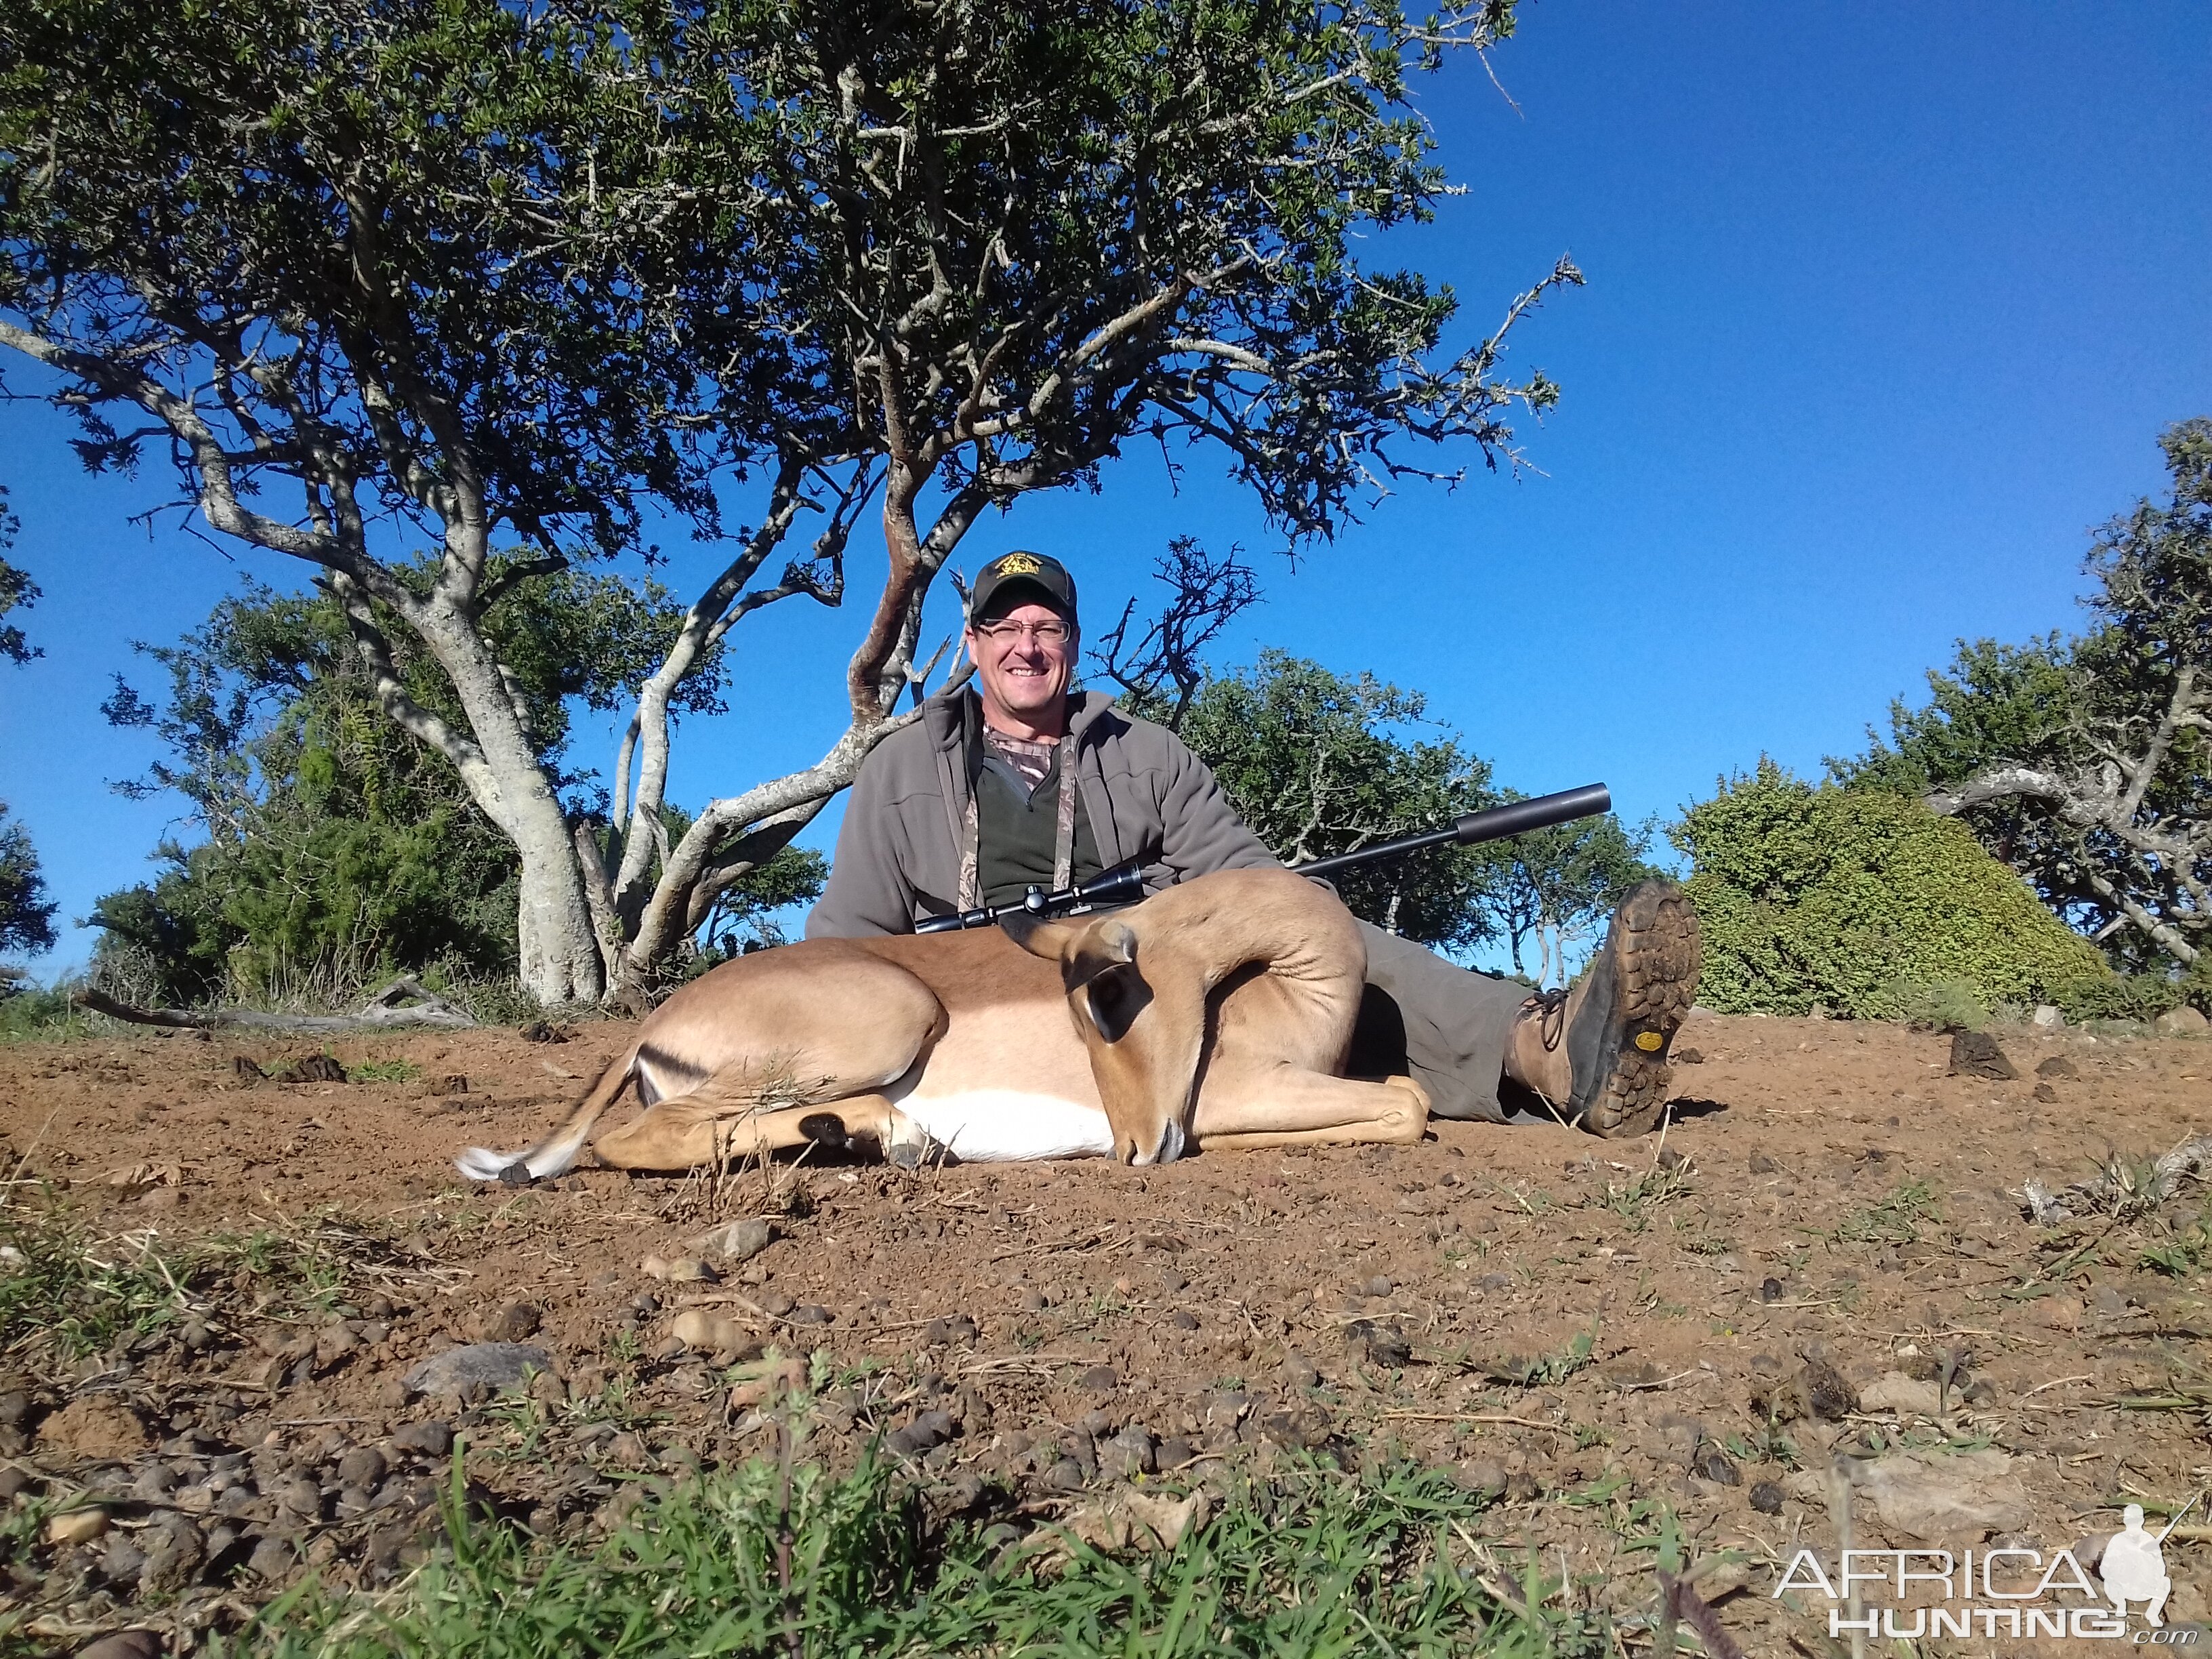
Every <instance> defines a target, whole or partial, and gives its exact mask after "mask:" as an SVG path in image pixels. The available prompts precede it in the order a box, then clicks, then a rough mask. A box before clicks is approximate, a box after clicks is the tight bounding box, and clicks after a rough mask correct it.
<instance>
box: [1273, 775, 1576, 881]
mask: <svg viewBox="0 0 2212 1659" xmlns="http://www.w3.org/2000/svg"><path fill="white" fill-rule="evenodd" d="M1612 810H1613V792H1612V791H1611V790H1609V789H1607V787H1605V786H1604V785H1603V784H1601V783H1586V784H1584V785H1583V787H1581V788H1579V789H1562V790H1560V791H1559V793H1557V794H1553V795H1538V796H1535V797H1534V799H1529V800H1515V801H1508V802H1506V803H1505V805H1503V806H1492V807H1489V808H1487V809H1486V810H1485V811H1480V812H1469V813H1468V814H1467V815H1466V816H1465V817H1462V818H1460V819H1458V820H1457V821H1455V823H1453V824H1452V826H1451V827H1450V828H1449V829H1425V830H1423V831H1422V832H1421V833H1420V834H1419V835H1416V836H1400V837H1399V838H1398V839H1397V840H1396V841H1381V842H1376V843H1375V844H1374V845H1373V846H1372V847H1362V848H1359V849H1358V851H1356V852H1351V853H1338V854H1334V856H1333V857H1329V858H1325V859H1309V860H1306V862H1304V864H1293V865H1291V866H1290V867H1291V869H1292V870H1294V871H1296V872H1297V873H1298V874H1299V875H1302V876H1332V875H1334V874H1335V873H1336V872H1338V871H1340V870H1353V869H1357V868H1358V866H1361V865H1363V864H1374V863H1376V862H1378V861H1380V860H1383V859H1389V858H1395V857H1397V856H1398V855H1399V854H1401V853H1417V852H1419V851H1420V850H1421V849H1422V848H1425V847H1446V846H1452V845H1457V846H1461V847H1472V846H1474V845H1475V844H1476V843H1477V842H1486V841H1504V840H1505V839H1506V838H1507V837H1508V836H1525V835H1527V834H1528V832H1529V831H1530V830H1531V829H1550V828H1551V827H1552V826H1553V824H1555V823H1572V822H1573V821H1574V820H1575V819H1577V818H1588V817H1596V816H1597V815H1598V814H1599V813H1601V812H1610V811H1612Z"/></svg>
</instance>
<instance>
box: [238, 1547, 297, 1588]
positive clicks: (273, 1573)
mask: <svg viewBox="0 0 2212 1659" xmlns="http://www.w3.org/2000/svg"><path fill="white" fill-rule="evenodd" d="M293 1559H294V1558H293V1554H292V1547H291V1545H289V1543H287V1542H285V1541H284V1540H283V1539H282V1538H264V1539H263V1540H262V1541H260V1542H259V1543H258V1544H256V1545H255V1546H254V1547H253V1553H252V1554H251V1555H248V1556H247V1557H246V1571H249V1572H251V1573H252V1574H253V1575H254V1576H255V1577H259V1578H266V1579H270V1580H274V1579H278V1578H282V1577H283V1576H284V1575H285V1574H286V1573H288V1572H289V1571H292V1562H293Z"/></svg>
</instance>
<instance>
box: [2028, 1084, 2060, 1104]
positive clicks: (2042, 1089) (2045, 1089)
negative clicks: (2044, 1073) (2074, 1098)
mask: <svg viewBox="0 0 2212 1659" xmlns="http://www.w3.org/2000/svg"><path fill="white" fill-rule="evenodd" d="M2033 1093H2034V1096H2035V1098H2036V1099H2038V1100H2039V1101H2041V1102H2042V1103H2044V1104H2045V1105H2046V1106H2050V1105H2054V1104H2056V1103H2057V1099H2058V1091H2057V1090H2056V1089H2054V1088H2052V1087H2051V1085H2049V1084H2048V1083H2039V1084H2037V1085H2035V1088H2034V1091H2033Z"/></svg>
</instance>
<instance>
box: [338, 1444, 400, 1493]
mask: <svg viewBox="0 0 2212 1659" xmlns="http://www.w3.org/2000/svg"><path fill="white" fill-rule="evenodd" d="M387 1473H389V1469H388V1467H387V1466H386V1463H385V1461H384V1454H383V1453H382V1452H380V1451H379V1450H377V1449H376V1448H375V1447H374V1446H356V1447H355V1448H354V1449H352V1450H351V1451H349V1452H348V1453H346V1454H345V1455H344V1456H343V1457H341V1458H339V1459H338V1467H337V1477H338V1480H339V1481H340V1483H341V1484H343V1485H344V1486H366V1487H370V1488H374V1487H376V1486H380V1485H381V1484H382V1483H383V1480H384V1477H385V1475H386V1474H387Z"/></svg>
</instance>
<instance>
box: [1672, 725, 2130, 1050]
mask: <svg viewBox="0 0 2212 1659" xmlns="http://www.w3.org/2000/svg"><path fill="white" fill-rule="evenodd" d="M1668 833H1669V835H1670V836H1672V838H1673V840H1674V844H1675V845H1676V846H1677V847H1679V848H1681V849H1682V851H1683V852H1684V853H1686V854H1688V855H1689V856H1690V858H1691V860H1692V862H1693V865H1694V868H1693V870H1692V873H1691V876H1690V879H1689V881H1688V883H1687V884H1686V891H1687V892H1688V894H1689V896H1690V900H1691V902H1692V903H1693V904H1694V905H1696V907H1697V911H1698V925H1699V930H1700V932H1701V933H1702V934H1703V936H1704V942H1705V969H1704V974H1703V977H1702V978H1701V979H1700V981H1699V989H1698V995H1699V1000H1700V1001H1702V1002H1705V1004H1707V1005H1708V1006H1711V1007H1713V1008H1716V1009H1717V1010H1719V1011H1720V1012H1723V1013H1776V1014H1802V1013H1804V1012H1808V1010H1809V1009H1810V1008H1811V1007H1812V1006H1813V1005H1814V1003H1820V1004H1822V1005H1824V1006H1826V1007H1827V1008H1828V1009H1830V1010H1831V1011H1832V1012H1837V1013H1840V1014H1845V1015H1849V1016H1851V1017H1854V1018H1871V1019H1893V1018H1898V1017H1899V1016H1900V1015H1902V1014H1904V1013H1906V1012H1910V1010H1911V1005H1912V1003H1913V1001H1914V1000H1915V999H1916V998H1917V997H1919V996H1922V995H1923V994H1926V993H1927V992H1929V991H1930V990H1932V989H1934V988H1936V987H1941V986H1944V985H1947V984H1954V983H1960V982H1963V983H1964V984H1966V985H1967V986H1969V987H1972V993H1973V994H1974V996H1975V997H1977V998H1978V1000H1980V1001H1981V1002H1983V1003H1984V1004H1985V1005H1986V1004H1993V1003H1996V1002H1997V1001H2000V1000H2012V1001H2020V1002H2039V1001H2046V1000H2047V1001H2053V1002H2063V1003H2067V1004H2069V1005H2070V1004H2074V1003H2075V1002H2076V1000H2077V999H2080V998H2081V997H2083V996H2086V995H2089V994H2093V993H2094V992H2095V991H2096V990H2097V989H2099V988H2100V987H2103V986H2105V985H2106V984H2107V983H2108V982H2109V981H2111V979H2112V974H2111V971H2110V969H2107V968H2106V966H2105V963H2104V962H2103V960H2102V958H2100V957H2099V956H2098V954H2097V951H2096V949H2095V947H2094V946H2093V945H2090V944H2089V943H2088V941H2087V940H2086V939H2082V938H2081V936H2080V935H2079V934H2077V933H2074V932H2072V931H2071V930H2070V929H2069V928H2068V927H2066V925H2065V924H2064V923H2063V922H2062V921H2059V919H2058V918H2057V917H2056V916H2054V915H2051V912H2050V911H2049V910H2048V909H2046V908H2045V907H2044V906H2043V905H2042V904H2040V903H2039V902H2037V900H2036V896H2035V895H2034V894H2033V892H2031V891H2030V890H2028V889H2027V886H2026V885H2025V884H2023V883H2022V882H2021V880H2020V878H2018V877H2017V876H2015V874H2014V873H2013V872H2011V871H2010V870H2008V869H2007V868H2006V867H2005V866H2003V865H2002V864H1999V863H1998V862H1997V861H1996V860H1995V859H1993V858H1991V857H1990V855H1989V854H1988V853H1987V852H1985V851H1984V849H1983V848H1981V846H1980V845H1979V844H1978V842H1976V841H1975V839H1974V837H1973V836H1972V834H1971V833H1970V832H1969V831H1968V830H1967V829H1966V826H1965V825H1963V824H1960V823H1954V822H1952V821H1949V820H1947V819H1945V818H1942V817H1938V816H1937V815H1936V814H1935V813H1932V812H1930V811H1929V810H1928V809H1927V807H1925V806H1923V805H1922V804H1921V803H1920V802H1918V801H1917V800H1913V799H1910V798H1908V797H1905V796H1902V795H1899V794H1894V793H1890V792H1888V791H1886V790H1876V789H1850V788H1844V787H1837V786H1834V785H1829V786H1826V787H1820V788H1817V789H1816V788H1814V787H1813V786H1812V785H1810V784H1808V783H1806V782H1805V781H1802V779H1799V778H1796V777H1793V776H1791V775H1790V774H1789V773H1788V772H1786V771H1784V769H1782V768H1781V767H1779V766H1777V765H1776V764H1775V763H1773V762H1772V761H1771V760H1765V759H1761V760H1760V762H1759V768H1758V769H1757V771H1755V772H1754V773H1753V774H1752V775H1749V776H1741V775H1739V776H1737V777H1735V778H1732V779H1723V780H1721V781H1720V787H1719V789H1718V792H1717V793H1716V794H1715V795H1714V796H1713V798H1712V799H1710V800H1706V801H1703V802H1700V803H1699V804H1698V805H1695V806H1692V807H1691V808H1690V809H1689V810H1688V811H1686V813H1684V814H1683V817H1682V820H1681V822H1680V823H1678V824H1676V825H1675V826H1674V828H1673V829H1671V830H1670V831H1669V832H1668Z"/></svg>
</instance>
